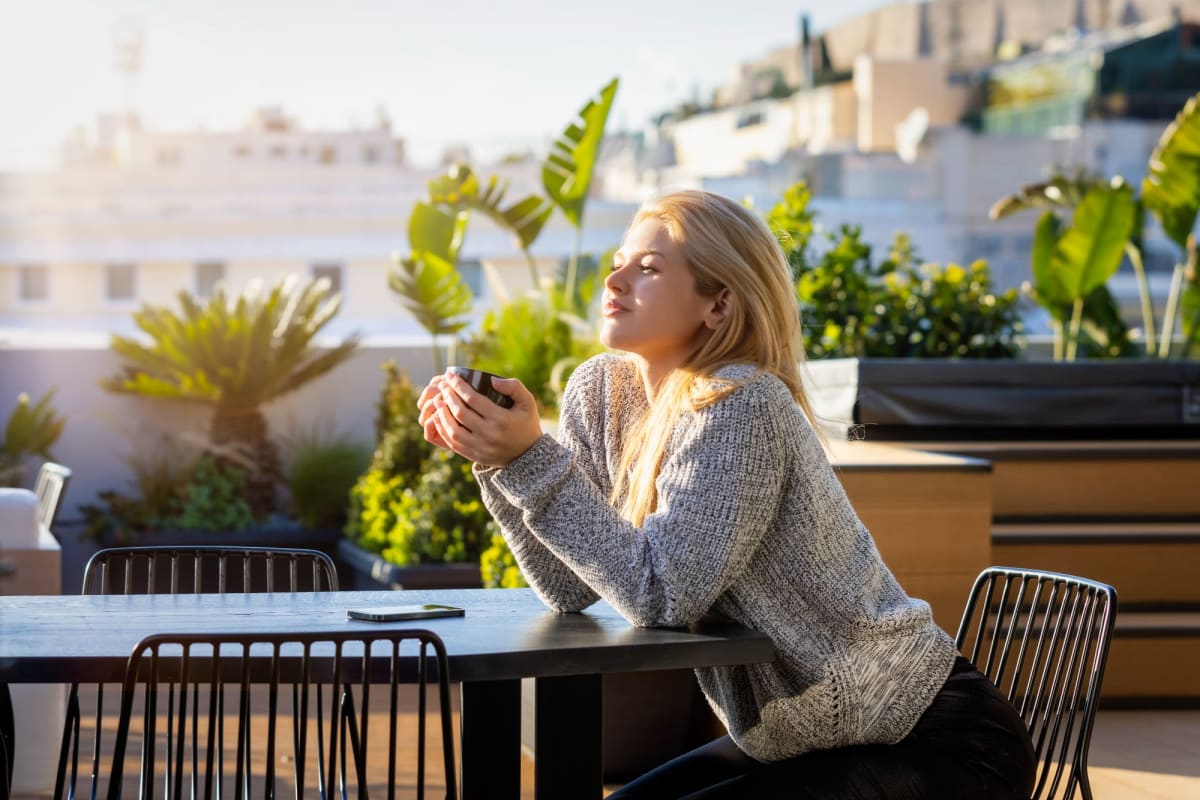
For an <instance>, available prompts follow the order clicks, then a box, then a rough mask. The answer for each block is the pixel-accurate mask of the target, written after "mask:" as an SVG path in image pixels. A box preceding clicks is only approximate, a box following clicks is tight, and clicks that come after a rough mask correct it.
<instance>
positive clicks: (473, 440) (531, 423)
mask: <svg viewBox="0 0 1200 800" xmlns="http://www.w3.org/2000/svg"><path fill="white" fill-rule="evenodd" d="M438 388H439V393H438V395H437V396H436V397H435V398H433V399H432V402H433V403H434V404H435V405H436V411H435V412H434V414H433V416H432V417H431V421H432V422H433V423H434V427H435V428H436V430H437V433H438V436H439V437H440V438H441V440H442V442H444V443H445V446H446V447H449V448H450V449H451V450H453V451H454V452H456V453H458V454H459V455H460V456H462V457H463V458H467V459H470V460H471V461H474V462H475V463H477V464H482V465H483V466H487V467H503V466H505V465H507V464H508V462H510V461H512V460H513V459H514V458H516V457H517V456H519V455H521V454H522V453H524V452H525V451H526V450H528V449H529V448H530V447H532V446H533V443H534V442H536V441H537V440H538V438H539V437H541V435H542V425H541V421H540V419H539V418H538V410H537V401H535V400H534V399H533V395H532V394H530V392H529V390H528V389H526V388H525V387H524V386H523V385H522V384H521V382H520V381H519V380H517V379H516V378H494V379H493V380H492V388H494V389H495V390H496V391H498V392H500V393H501V394H505V395H508V396H509V397H511V398H512V400H513V406H512V408H501V407H500V406H498V405H496V404H495V403H493V402H492V401H491V400H489V399H488V398H487V397H486V396H484V395H482V394H480V393H479V392H477V391H475V390H474V389H472V388H471V385H470V384H468V383H467V382H466V381H464V380H463V379H462V378H460V377H459V376H458V375H456V374H454V373H453V372H447V373H446V375H444V376H443V377H442V379H441V381H440V385H439V387H438Z"/></svg>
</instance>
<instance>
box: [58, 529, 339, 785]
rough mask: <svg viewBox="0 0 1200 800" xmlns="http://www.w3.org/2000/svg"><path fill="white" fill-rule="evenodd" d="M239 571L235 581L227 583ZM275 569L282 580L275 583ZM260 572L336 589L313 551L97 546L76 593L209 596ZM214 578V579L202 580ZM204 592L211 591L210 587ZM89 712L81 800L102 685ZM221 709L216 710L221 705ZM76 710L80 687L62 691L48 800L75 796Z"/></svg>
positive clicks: (287, 587) (325, 559)
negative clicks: (51, 790) (63, 711)
mask: <svg viewBox="0 0 1200 800" xmlns="http://www.w3.org/2000/svg"><path fill="white" fill-rule="evenodd" d="M239 573H240V577H241V580H240V581H235V580H231V577H233V578H236V577H237V576H238V575H239ZM277 573H281V574H282V578H283V580H282V583H277V581H276V578H277V577H279V576H278V575H277ZM261 575H265V576H266V586H267V591H287V592H297V591H309V590H318V591H320V590H324V591H337V590H338V577H337V567H336V566H335V565H334V563H333V559H331V558H330V557H329V556H328V554H326V553H323V552H321V551H320V550H309V549H304V548H275V547H223V546H216V545H197V546H180V547H156V546H148V547H110V548H105V549H102V550H99V551H97V552H96V553H95V554H94V555H93V556H92V557H91V558H90V559H89V560H88V563H87V565H86V566H85V567H84V572H83V587H82V593H83V594H101V595H112V594H117V595H131V594H146V593H148V592H153V591H154V590H155V589H161V590H163V591H164V592H166V593H169V594H195V593H197V592H202V591H204V590H205V589H206V587H208V586H210V585H211V586H212V588H213V590H215V592H216V593H221V594H225V593H228V592H231V591H232V592H238V591H240V592H249V591H250V589H251V578H252V577H256V576H261ZM209 578H213V579H214V580H215V583H214V582H213V581H210V580H208V579H209ZM210 593H211V592H210ZM95 702H96V709H95V715H94V728H93V734H94V735H93V740H92V747H91V753H90V761H91V765H90V773H89V774H90V790H89V791H88V793H87V797H88V800H96V792H97V784H98V775H99V773H100V762H101V752H100V751H101V735H100V732H101V730H102V725H103V721H104V685H103V684H97V685H96V700H95ZM222 710H223V707H222ZM81 724H82V710H81V706H80V699H79V684H78V683H73V684H71V686H70V688H69V689H68V692H67V705H66V717H65V720H64V725H63V736H62V741H61V744H60V747H59V757H58V769H57V772H56V774H55V785H54V794H53V797H54V798H55V800H76V797H77V795H76V785H77V782H78V778H79V758H80V728H81Z"/></svg>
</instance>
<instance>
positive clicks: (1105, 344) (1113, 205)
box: [800, 98, 1200, 441]
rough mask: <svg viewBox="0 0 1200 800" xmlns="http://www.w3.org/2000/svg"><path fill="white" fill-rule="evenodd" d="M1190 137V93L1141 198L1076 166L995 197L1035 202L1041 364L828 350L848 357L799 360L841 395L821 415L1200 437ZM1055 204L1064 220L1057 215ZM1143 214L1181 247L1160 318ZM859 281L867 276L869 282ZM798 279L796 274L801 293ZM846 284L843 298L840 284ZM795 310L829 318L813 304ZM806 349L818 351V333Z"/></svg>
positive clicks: (1196, 201) (1063, 434)
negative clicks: (1050, 354)
mask: <svg viewBox="0 0 1200 800" xmlns="http://www.w3.org/2000/svg"><path fill="white" fill-rule="evenodd" d="M1197 141H1200V109H1198V106H1197V99H1196V98H1193V99H1192V100H1190V101H1189V102H1188V103H1187V104H1186V105H1185V107H1184V108H1183V110H1182V111H1180V113H1179V115H1178V116H1177V118H1176V120H1175V121H1174V122H1173V123H1172V124H1171V125H1170V126H1168V127H1167V129H1166V130H1165V131H1164V132H1163V134H1162V137H1161V138H1160V141H1159V143H1158V145H1157V147H1156V148H1155V150H1154V153H1153V155H1152V156H1151V159H1150V167H1149V171H1148V175H1147V177H1146V179H1145V180H1144V181H1143V183H1142V187H1141V193H1140V196H1139V194H1138V193H1136V192H1135V191H1134V189H1133V187H1131V186H1130V185H1129V184H1127V183H1126V182H1125V181H1124V180H1123V179H1122V178H1120V177H1119V176H1118V177H1115V178H1112V179H1110V180H1104V179H1101V178H1099V177H1097V176H1089V175H1086V174H1084V173H1074V174H1069V175H1055V176H1053V177H1052V178H1051V179H1050V180H1048V181H1046V182H1044V183H1039V184H1033V185H1030V186H1026V187H1023V188H1022V189H1021V190H1020V191H1018V192H1016V193H1014V194H1013V195H1010V196H1009V197H1006V198H1004V199H1002V200H1001V201H999V202H998V203H997V204H996V205H995V206H994V207H993V209H992V216H993V217H997V218H998V217H1002V216H1006V215H1008V214H1012V213H1016V212H1018V211H1022V210H1026V209H1031V208H1043V209H1046V210H1045V211H1044V212H1043V213H1042V215H1041V216H1040V218H1039V219H1038V221H1037V224H1036V228H1035V238H1034V246H1033V249H1032V252H1031V258H1030V261H1031V266H1032V281H1031V284H1030V285H1029V286H1028V295H1029V297H1030V298H1031V299H1032V300H1033V301H1034V302H1036V303H1038V304H1039V305H1041V306H1042V307H1043V308H1044V309H1045V310H1046V311H1047V313H1048V314H1049V317H1050V319H1051V320H1052V327H1053V329H1054V333H1055V337H1054V339H1055V344H1054V360H1053V361H1039V360H1029V359H1012V360H1000V361H995V360H988V361H981V362H973V363H967V362H966V361H965V360H963V359H964V358H966V356H965V354H963V353H957V354H956V353H952V352H947V353H942V354H941V355H945V356H948V357H949V358H948V359H942V360H939V361H921V362H919V363H917V362H911V361H901V360H887V359H880V358H878V356H879V355H881V354H880V353H877V352H872V351H871V348H869V347H866V348H863V349H862V350H861V351H860V352H849V353H838V355H850V356H854V357H857V358H859V359H860V360H858V361H856V362H853V363H851V364H847V363H840V362H839V363H833V364H828V365H827V364H822V363H819V362H818V363H813V364H811V365H810V370H811V371H812V373H813V376H814V377H813V382H814V384H816V385H817V386H818V388H817V390H816V396H817V397H818V400H820V399H821V397H823V396H825V397H832V396H836V397H840V398H841V399H842V403H841V405H840V407H838V408H837V409H828V408H827V409H826V413H827V414H828V415H829V416H833V417H837V418H840V419H843V420H846V421H847V422H849V423H850V424H852V425H855V426H859V427H857V428H856V430H858V431H859V432H861V433H862V434H864V435H866V436H867V437H870V438H876V439H900V440H913V441H921V440H939V441H953V440H997V439H1025V440H1064V439H1066V440H1072V439H1074V440H1082V439H1090V440H1113V439H1180V438H1183V439H1187V438H1197V437H1198V436H1200V365H1198V364H1196V363H1195V362H1189V361H1187V359H1188V358H1191V357H1194V356H1195V354H1196V353H1197V352H1200V350H1198V343H1200V272H1198V270H1197V251H1196V246H1195V238H1194V236H1192V233H1191V232H1192V229H1193V228H1194V226H1195V222H1196V217H1197V210H1198V209H1200V178H1198V177H1197V175H1196V172H1195V170H1194V169H1192V167H1191V166H1190V165H1191V164H1192V163H1194V160H1195V158H1197V157H1200V145H1198V144H1197ZM1063 212H1069V213H1070V216H1069V218H1067V219H1064V218H1063V217H1061V216H1060V214H1062V213H1063ZM1147 214H1150V215H1151V216H1152V217H1153V218H1155V219H1157V221H1158V222H1159V223H1160V224H1161V225H1162V228H1163V230H1164V231H1165V232H1166V233H1167V235H1168V237H1169V238H1170V239H1171V240H1172V241H1173V242H1175V244H1176V245H1177V246H1178V248H1179V254H1180V255H1179V259H1178V263H1177V265H1176V267H1175V270H1174V274H1173V280H1172V284H1171V292H1170V295H1169V297H1168V300H1167V303H1166V306H1165V308H1164V309H1163V312H1162V315H1161V318H1159V319H1156V315H1155V309H1154V307H1153V304H1152V303H1151V300H1150V295H1149V289H1148V283H1147V281H1146V278H1145V271H1144V269H1143V268H1142V261H1143V259H1142V249H1143V242H1142V238H1143V237H1142V230H1143V227H1144V221H1145V219H1146V215H1147ZM1124 261H1128V263H1129V264H1130V268H1131V269H1132V270H1133V271H1134V274H1135V277H1136V279H1137V285H1138V286H1139V288H1140V294H1141V299H1142V302H1141V309H1142V328H1141V340H1140V343H1139V342H1137V341H1135V339H1134V338H1133V337H1132V336H1131V332H1130V330H1129V328H1128V327H1127V326H1126V324H1125V323H1124V321H1123V320H1121V318H1120V314H1119V311H1118V310H1117V307H1116V304H1115V302H1114V301H1113V298H1112V295H1111V293H1110V291H1109V289H1108V287H1107V283H1108V281H1109V279H1110V278H1111V277H1112V276H1113V274H1115V273H1116V272H1117V270H1118V269H1119V268H1120V267H1121V265H1122V263H1123V262H1124ZM861 274H862V273H861V271H860V272H859V273H857V275H858V276H860V277H861ZM871 279H872V276H870V275H868V276H867V277H866V281H867V282H868V283H869V282H870V281H871ZM812 280H813V279H812V278H810V279H809V281H810V283H811V281H812ZM804 281H805V279H804V277H803V276H802V277H801V279H800V287H801V290H802V291H801V299H802V301H803V300H805V297H804V293H803V289H804V288H805V282H804ZM845 285H846V286H849V287H852V288H853V286H854V285H853V284H852V283H849V282H846V283H845ZM846 294H847V295H848V296H850V297H854V296H855V292H854V291H850V290H848V291H847V293H846ZM818 297H819V295H818ZM981 299H983V300H985V301H986V300H987V298H986V297H984V298H981ZM885 305H886V304H885ZM991 307H994V306H991V305H985V306H981V308H991ZM807 310H809V311H810V312H811V313H812V314H813V315H815V316H816V317H818V318H823V317H827V316H828V314H827V309H824V308H822V307H821V306H820V305H815V306H809V307H808V309H807ZM971 313H972V315H977V314H975V312H971ZM866 316H868V317H869V316H870V315H869V314H868V315H866ZM930 324H933V323H930ZM827 327H828V326H827ZM867 327H870V326H869V324H868V325H867ZM884 329H885V330H886V328H884ZM812 352H815V353H817V354H818V355H820V354H821V353H822V350H821V343H820V342H818V343H817V345H816V346H815V347H812ZM887 355H889V356H892V357H893V358H894V357H895V356H911V355H914V354H912V353H888V354H887ZM915 355H924V354H915ZM935 355H937V354H935ZM982 355H985V356H986V355H988V354H987V353H983V354H982ZM1085 357H1086V358H1085Z"/></svg>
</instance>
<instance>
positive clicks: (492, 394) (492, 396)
mask: <svg viewBox="0 0 1200 800" xmlns="http://www.w3.org/2000/svg"><path fill="white" fill-rule="evenodd" d="M450 371H451V372H453V373H454V374H455V375H457V376H458V377H460V378H462V379H463V380H464V381H466V382H467V383H469V384H471V388H472V389H474V390H475V391H477V392H479V393H480V394H481V395H484V396H485V397H487V399H489V400H491V401H492V402H493V403H495V404H496V405H498V406H500V407H501V408H512V407H513V399H512V398H511V397H509V396H508V395H506V394H500V392H498V391H496V390H495V389H493V388H492V378H499V377H500V376H499V375H493V374H492V373H490V372H484V371H483V370H481V369H471V368H470V367H450Z"/></svg>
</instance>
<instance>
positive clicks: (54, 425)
mask: <svg viewBox="0 0 1200 800" xmlns="http://www.w3.org/2000/svg"><path fill="white" fill-rule="evenodd" d="M53 399H54V390H53V389H51V390H50V391H48V392H46V393H45V394H44V395H42V397H41V398H40V399H39V400H38V401H37V402H36V403H33V404H30V401H29V395H27V394H25V393H24V392H22V393H21V394H20V395H19V396H18V397H17V407H16V408H14V409H13V410H12V413H11V414H10V415H9V417H8V423H7V424H6V425H5V426H4V439H3V441H0V486H20V485H22V483H23V482H24V461H25V458H26V457H28V456H41V457H42V458H45V459H53V456H52V455H51V454H50V448H51V447H52V446H53V445H54V443H55V442H57V441H58V437H59V436H61V435H62V432H63V426H64V425H66V420H64V419H63V418H62V417H60V416H58V414H57V413H56V412H55V410H54V407H53V406H52V405H51V404H50V403H51V401H52V400H53Z"/></svg>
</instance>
